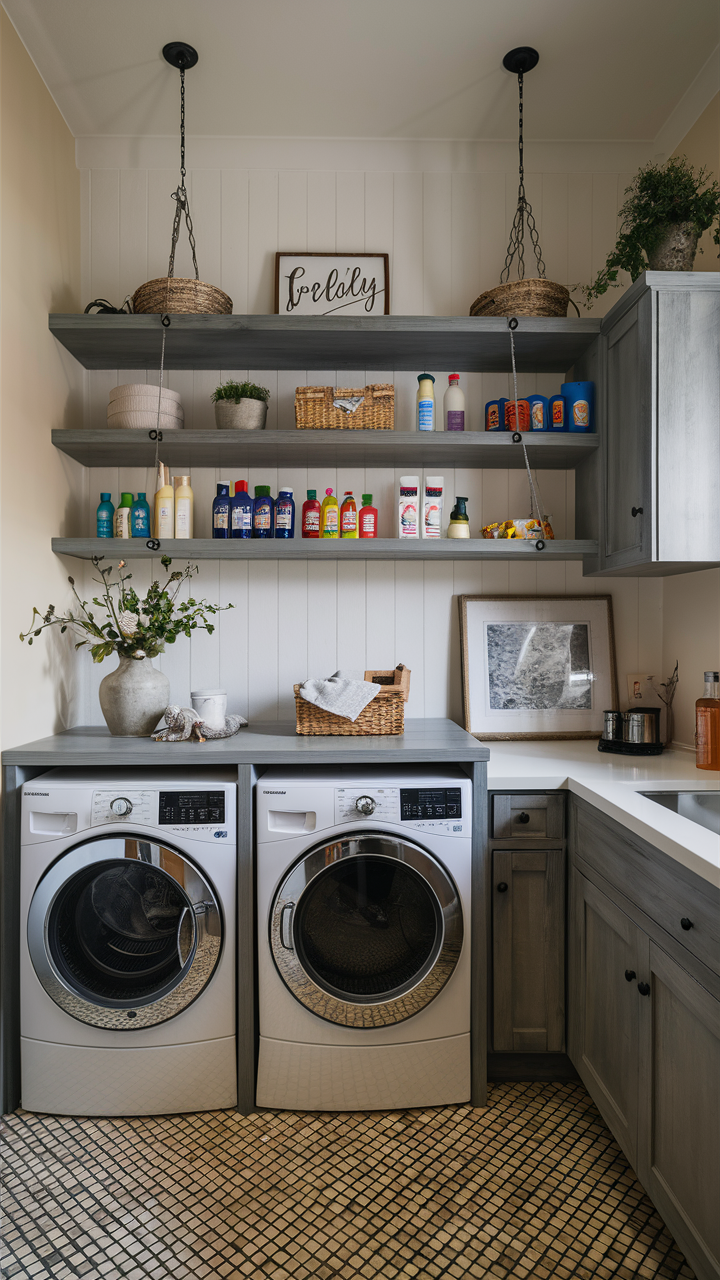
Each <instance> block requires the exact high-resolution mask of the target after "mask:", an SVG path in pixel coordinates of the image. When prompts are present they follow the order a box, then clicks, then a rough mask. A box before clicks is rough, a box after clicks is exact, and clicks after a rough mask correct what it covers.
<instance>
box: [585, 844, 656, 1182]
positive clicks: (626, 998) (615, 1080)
mask: <svg viewBox="0 0 720 1280" xmlns="http://www.w3.org/2000/svg"><path fill="white" fill-rule="evenodd" d="M570 892H571V908H570V917H569V920H570V939H569V942H570V945H569V970H570V982H569V987H568V1005H569V1025H568V1053H569V1056H570V1059H571V1061H572V1063H573V1065H574V1066H575V1068H576V1070H577V1072H578V1074H579V1075H580V1077H581V1078H582V1080H583V1081H584V1083H585V1085H586V1086H587V1089H588V1092H589V1093H590V1094H591V1095H592V1097H593V1099H594V1100H595V1102H596V1103H597V1106H598V1108H599V1110H600V1112H601V1113H602V1115H603V1117H604V1119H605V1120H606V1122H607V1124H608V1126H609V1127H610V1129H612V1132H613V1133H614V1134H615V1137H616V1138H617V1140H618V1142H619V1143H620V1146H621V1147H622V1149H623V1151H624V1152H625V1155H626V1156H627V1157H628V1160H629V1161H630V1163H631V1164H632V1165H633V1166H634V1167H637V1166H636V1151H637V1121H638V1116H637V1105H638V1064H639V1020H640V1006H641V1004H642V998H641V997H640V996H639V994H638V988H637V981H638V977H639V974H640V971H641V968H642V966H641V960H642V958H643V954H644V952H646V950H647V939H646V935H645V934H643V933H642V932H641V931H640V929H638V928H637V926H636V925H635V924H633V922H632V920H630V918H629V917H628V916H626V915H625V913H624V912H623V911H620V910H619V908H618V907H616V906H615V904H614V903H613V902H611V901H610V899H609V898H606V896H605V894H603V893H601V892H600V890H599V889H597V888H596V887H595V885H593V884H591V883H590V881H589V880H586V879H585V877H584V876H582V875H580V873H579V872H578V871H577V870H576V869H575V868H574V867H573V868H572V869H571V877H570Z"/></svg>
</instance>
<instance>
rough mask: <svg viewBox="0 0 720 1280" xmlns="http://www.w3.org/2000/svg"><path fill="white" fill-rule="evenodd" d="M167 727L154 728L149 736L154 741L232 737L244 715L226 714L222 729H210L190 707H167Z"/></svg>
mask: <svg viewBox="0 0 720 1280" xmlns="http://www.w3.org/2000/svg"><path fill="white" fill-rule="evenodd" d="M165 724H166V725H167V729H156V731H155V733H151V735H150V737H151V738H154V739H155V741H156V742H188V741H189V740H190V739H194V740H195V741H196V742H205V740H206V739H207V738H232V737H233V736H234V735H235V734H236V733H237V732H238V730H239V729H242V727H243V725H246V724H247V720H246V719H245V717H244V716H226V717H225V728H224V729H210V728H208V726H207V725H206V724H205V721H204V720H201V719H200V716H199V715H198V713H197V711H193V709H192V707H178V706H171V707H168V708H167V710H166V712H165Z"/></svg>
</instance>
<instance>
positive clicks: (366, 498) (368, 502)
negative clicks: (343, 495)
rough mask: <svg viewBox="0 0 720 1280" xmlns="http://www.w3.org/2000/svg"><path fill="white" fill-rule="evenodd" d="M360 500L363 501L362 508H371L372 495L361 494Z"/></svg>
mask: <svg viewBox="0 0 720 1280" xmlns="http://www.w3.org/2000/svg"><path fill="white" fill-rule="evenodd" d="M362 500H363V506H364V507H371V506H372V494H371V493H364V494H363V496H362Z"/></svg>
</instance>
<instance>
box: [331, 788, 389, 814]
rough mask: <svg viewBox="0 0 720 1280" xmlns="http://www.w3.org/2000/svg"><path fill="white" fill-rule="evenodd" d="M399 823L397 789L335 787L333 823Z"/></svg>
mask: <svg viewBox="0 0 720 1280" xmlns="http://www.w3.org/2000/svg"><path fill="white" fill-rule="evenodd" d="M363 818H373V819H374V821H375V822H382V821H385V822H399V821H400V788H399V787H336V789H335V821H336V822H361V821H362V819H363Z"/></svg>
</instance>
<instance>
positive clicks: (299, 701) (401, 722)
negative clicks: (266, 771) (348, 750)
mask: <svg viewBox="0 0 720 1280" xmlns="http://www.w3.org/2000/svg"><path fill="white" fill-rule="evenodd" d="M365 679H366V680H368V681H370V683H371V684H382V686H383V687H382V688H381V690H380V692H379V693H376V694H375V697H374V698H373V700H372V702H369V703H368V705H367V706H366V707H365V708H364V709H363V710H362V711H361V712H360V715H359V716H358V718H357V720H347V719H346V718H345V717H344V716H336V715H333V713H332V711H323V709H322V707H316V706H315V704H314V703H313V702H306V701H305V699H304V698H303V697H302V696H301V694H300V685H299V684H294V685H293V690H294V693H295V721H296V733H304V734H316V735H320V736H324V737H327V736H329V735H335V734H338V735H340V736H342V737H345V738H347V737H356V736H368V735H374V734H384V735H391V734H398V733H403V732H404V730H405V703H406V702H407V700H408V698H409V696H410V672H409V670H408V668H407V667H404V666H403V665H402V663H401V664H400V666H399V667H396V668H395V670H394V671H366V672H365Z"/></svg>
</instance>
